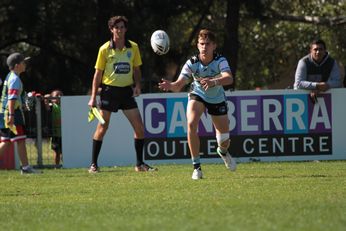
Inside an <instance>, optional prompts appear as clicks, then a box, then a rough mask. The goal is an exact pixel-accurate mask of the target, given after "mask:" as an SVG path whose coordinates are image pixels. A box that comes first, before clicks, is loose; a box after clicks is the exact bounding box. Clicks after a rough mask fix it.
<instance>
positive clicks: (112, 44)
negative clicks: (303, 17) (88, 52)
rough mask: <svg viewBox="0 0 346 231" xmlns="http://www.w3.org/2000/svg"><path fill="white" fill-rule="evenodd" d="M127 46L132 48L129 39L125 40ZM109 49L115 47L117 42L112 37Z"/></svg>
mask: <svg viewBox="0 0 346 231" xmlns="http://www.w3.org/2000/svg"><path fill="white" fill-rule="evenodd" d="M125 47H126V48H131V43H130V41H129V40H127V39H126V40H125ZM109 49H115V42H114V40H113V39H112V38H111V39H110V40H109Z"/></svg>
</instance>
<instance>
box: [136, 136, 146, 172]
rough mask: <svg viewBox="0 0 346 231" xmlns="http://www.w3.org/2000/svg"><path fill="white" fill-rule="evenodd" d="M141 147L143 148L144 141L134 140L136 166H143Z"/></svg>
mask: <svg viewBox="0 0 346 231" xmlns="http://www.w3.org/2000/svg"><path fill="white" fill-rule="evenodd" d="M143 147H144V139H135V149H136V157H137V166H139V165H141V164H143Z"/></svg>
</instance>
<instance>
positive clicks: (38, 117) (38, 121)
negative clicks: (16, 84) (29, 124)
mask: <svg viewBox="0 0 346 231" xmlns="http://www.w3.org/2000/svg"><path fill="white" fill-rule="evenodd" d="M41 100H42V99H41V96H36V97H35V112H36V131H37V137H36V148H37V165H38V166H41V167H42V166H43V162H42V116H41V115H42V114H41V111H42V108H41Z"/></svg>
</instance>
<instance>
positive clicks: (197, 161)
mask: <svg viewBox="0 0 346 231" xmlns="http://www.w3.org/2000/svg"><path fill="white" fill-rule="evenodd" d="M191 159H192V164H193V169H200V170H201V160H200V157H199V156H196V157H194V156H192V157H191Z"/></svg>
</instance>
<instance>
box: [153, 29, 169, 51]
mask: <svg viewBox="0 0 346 231" xmlns="http://www.w3.org/2000/svg"><path fill="white" fill-rule="evenodd" d="M150 43H151V47H152V48H153V51H154V52H155V53H156V54H158V55H164V54H167V52H168V51H169V37H168V34H167V33H166V32H165V31H163V30H157V31H154V33H153V34H152V35H151V38H150Z"/></svg>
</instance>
